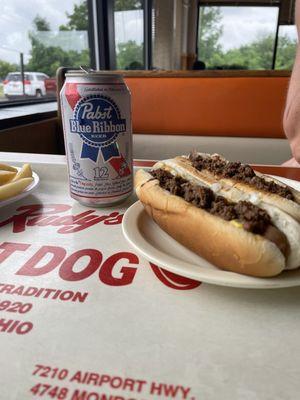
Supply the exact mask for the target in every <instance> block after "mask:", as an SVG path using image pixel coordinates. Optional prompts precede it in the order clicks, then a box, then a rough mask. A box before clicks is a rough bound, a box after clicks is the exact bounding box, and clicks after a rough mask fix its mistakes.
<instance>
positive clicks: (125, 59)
mask: <svg viewBox="0 0 300 400" xmlns="http://www.w3.org/2000/svg"><path fill="white" fill-rule="evenodd" d="M117 68H118V69H143V46H142V45H138V44H137V43H136V42H135V41H134V40H129V41H128V42H126V43H119V44H118V51H117Z"/></svg>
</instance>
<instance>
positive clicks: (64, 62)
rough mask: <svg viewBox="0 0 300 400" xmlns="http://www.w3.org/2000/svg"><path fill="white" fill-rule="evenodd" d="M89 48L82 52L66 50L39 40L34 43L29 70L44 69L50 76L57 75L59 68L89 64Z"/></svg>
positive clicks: (27, 67)
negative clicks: (44, 43) (45, 44)
mask: <svg viewBox="0 0 300 400" xmlns="http://www.w3.org/2000/svg"><path fill="white" fill-rule="evenodd" d="M89 64H90V60H89V50H84V51H82V52H80V53H78V52H76V51H73V50H71V51H64V50H62V49H61V48H60V47H55V46H50V47H48V46H44V45H43V44H42V43H40V42H39V41H38V40H37V41H34V42H33V43H32V50H31V59H30V61H29V63H28V64H27V66H26V69H27V70H28V71H42V72H44V73H45V74H47V75H49V76H55V74H56V70H57V68H59V67H61V66H64V67H79V66H80V65H89Z"/></svg>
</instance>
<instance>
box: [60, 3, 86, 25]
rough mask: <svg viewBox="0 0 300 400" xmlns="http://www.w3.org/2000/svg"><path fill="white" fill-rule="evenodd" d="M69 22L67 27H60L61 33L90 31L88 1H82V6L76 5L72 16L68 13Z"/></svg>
mask: <svg viewBox="0 0 300 400" xmlns="http://www.w3.org/2000/svg"><path fill="white" fill-rule="evenodd" d="M66 15H67V18H68V20H69V21H68V22H67V24H66V25H61V26H60V27H59V30H60V31H73V30H75V31H87V29H88V8H87V0H84V1H82V2H81V3H80V4H78V5H76V4H74V11H73V13H72V14H68V13H66Z"/></svg>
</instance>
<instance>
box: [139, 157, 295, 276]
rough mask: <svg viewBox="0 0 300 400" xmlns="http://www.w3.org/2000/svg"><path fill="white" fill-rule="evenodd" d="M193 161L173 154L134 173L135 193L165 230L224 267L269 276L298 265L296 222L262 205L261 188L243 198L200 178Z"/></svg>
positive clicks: (210, 179)
mask: <svg viewBox="0 0 300 400" xmlns="http://www.w3.org/2000/svg"><path fill="white" fill-rule="evenodd" d="M191 163H192V161H191V160H190V159H189V158H188V157H176V158H174V159H171V160H164V161H160V162H158V163H157V164H155V165H154V167H153V169H152V170H151V171H149V172H147V171H144V170H139V171H138V172H137V173H136V176H135V188H136V193H137V196H138V198H139V199H140V201H141V202H142V203H143V205H144V207H145V210H146V211H147V213H148V214H149V215H150V216H151V217H152V218H153V219H154V221H155V222H156V223H157V224H158V225H159V226H160V227H161V228H162V229H163V230H164V231H166V232H167V233H168V234H169V235H170V236H172V237H173V238H174V239H176V240H177V241H178V242H180V243H181V244H183V245H184V246H186V247H187V248H189V249H190V250H192V251H194V252H195V253H197V254H198V255H200V256H201V257H204V258H205V259H207V260H208V261H209V262H211V263H212V264H214V265H215V266H217V267H219V268H221V269H224V270H228V271H232V272H238V273H241V274H245V275H251V276H257V277H270V276H275V275H278V274H279V273H281V272H282V271H283V270H284V269H294V268H297V267H299V266H300V246H299V243H300V224H299V222H298V221H296V219H295V218H294V217H292V216H291V215H289V214H287V213H286V212H284V211H282V210H281V209H280V208H278V207H276V206H274V205H272V204H269V203H264V202H262V203H263V204H260V203H261V202H260V201H258V200H257V197H259V195H260V191H259V189H256V191H255V192H253V191H252V192H251V193H250V192H249V193H248V192H246V194H247V196H246V197H248V198H247V199H245V193H243V192H242V191H239V190H237V189H236V188H235V187H234V185H231V186H230V185H227V186H226V185H225V183H224V184H223V183H220V182H219V180H218V179H216V178H215V177H212V176H210V175H208V174H207V175H206V176H205V179H202V176H201V177H200V178H199V173H200V171H198V170H197V169H196V168H194V167H193V166H192V164H191ZM200 175H201V173H200ZM256 192H258V196H257V195H255V194H256ZM251 195H252V198H251ZM288 200H290V199H288Z"/></svg>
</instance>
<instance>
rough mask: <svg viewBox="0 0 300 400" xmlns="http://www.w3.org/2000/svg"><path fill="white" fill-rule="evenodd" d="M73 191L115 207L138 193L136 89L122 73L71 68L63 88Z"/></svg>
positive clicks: (77, 195)
mask: <svg viewBox="0 0 300 400" xmlns="http://www.w3.org/2000/svg"><path fill="white" fill-rule="evenodd" d="M60 100H61V112H62V121H63V130H64V139H65V148H66V156H67V161H68V172H69V186H70V195H71V197H73V198H74V199H76V200H77V201H79V202H80V203H82V204H84V205H88V206H94V207H104V206H110V205H113V204H115V203H119V202H121V201H123V200H124V199H126V198H127V197H128V196H130V194H131V193H132V191H133V166H132V127H131V98H130V92H129V90H128V88H127V86H126V84H125V82H124V80H123V78H122V76H121V75H117V74H104V73H101V72H82V71H70V72H69V73H67V74H66V80H65V83H64V86H63V87H62V90H61V92H60Z"/></svg>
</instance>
